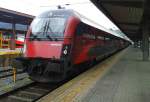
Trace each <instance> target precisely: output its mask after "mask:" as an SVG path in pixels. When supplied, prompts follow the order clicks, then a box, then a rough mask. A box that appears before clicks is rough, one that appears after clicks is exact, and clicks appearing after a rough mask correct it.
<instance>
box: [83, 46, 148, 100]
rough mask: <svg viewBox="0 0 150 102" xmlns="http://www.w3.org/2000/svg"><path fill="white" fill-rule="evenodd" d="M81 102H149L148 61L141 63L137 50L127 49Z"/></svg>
mask: <svg viewBox="0 0 150 102" xmlns="http://www.w3.org/2000/svg"><path fill="white" fill-rule="evenodd" d="M82 102H150V61H148V62H144V61H142V52H141V51H140V50H139V49H136V48H129V49H128V50H127V51H126V52H125V54H124V55H123V57H122V58H121V59H120V61H119V62H117V63H116V64H115V65H113V67H112V68H111V70H110V71H109V72H108V73H107V74H106V75H105V76H104V77H103V78H102V79H100V80H99V81H98V82H97V83H96V84H95V86H94V87H93V88H92V89H91V90H90V92H89V93H88V94H87V95H86V96H85V97H84V98H83V99H82Z"/></svg>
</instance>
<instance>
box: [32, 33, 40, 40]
mask: <svg viewBox="0 0 150 102" xmlns="http://www.w3.org/2000/svg"><path fill="white" fill-rule="evenodd" d="M30 39H31V40H35V39H37V40H40V38H38V37H37V35H34V34H31V37H30Z"/></svg>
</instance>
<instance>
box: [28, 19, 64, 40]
mask: <svg viewBox="0 0 150 102" xmlns="http://www.w3.org/2000/svg"><path fill="white" fill-rule="evenodd" d="M65 23H66V18H63V17H62V18H61V17H47V18H45V17H38V18H36V19H35V20H34V21H33V22H32V24H31V28H32V33H31V35H30V36H34V37H36V38H38V39H50V38H62V37H63V36H64V30H65Z"/></svg>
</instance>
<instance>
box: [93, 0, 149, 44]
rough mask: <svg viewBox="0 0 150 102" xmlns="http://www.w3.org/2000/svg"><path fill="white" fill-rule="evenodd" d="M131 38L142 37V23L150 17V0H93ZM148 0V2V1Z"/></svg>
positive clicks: (134, 39) (135, 39)
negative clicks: (149, 9) (149, 15)
mask: <svg viewBox="0 0 150 102" xmlns="http://www.w3.org/2000/svg"><path fill="white" fill-rule="evenodd" d="M91 1H92V2H93V3H94V4H95V5H96V6H97V7H98V9H100V10H101V11H102V12H103V13H104V14H105V15H106V16H107V17H108V18H109V19H110V20H112V21H113V22H114V23H115V24H116V25H117V26H118V27H119V29H120V30H121V31H122V32H123V33H125V34H126V35H127V36H128V37H129V38H130V39H131V40H133V41H137V40H140V39H141V38H142V24H143V22H144V21H143V20H145V15H146V16H147V17H148V13H149V11H147V8H148V7H149V2H148V0H91ZM146 1H147V2H146Z"/></svg>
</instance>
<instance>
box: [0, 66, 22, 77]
mask: <svg viewBox="0 0 150 102" xmlns="http://www.w3.org/2000/svg"><path fill="white" fill-rule="evenodd" d="M21 73H24V71H23V70H22V69H18V70H17V72H16V74H21ZM13 74H14V73H13V69H12V68H11V67H8V68H2V67H1V68H0V78H5V77H9V76H12V75H13Z"/></svg>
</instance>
